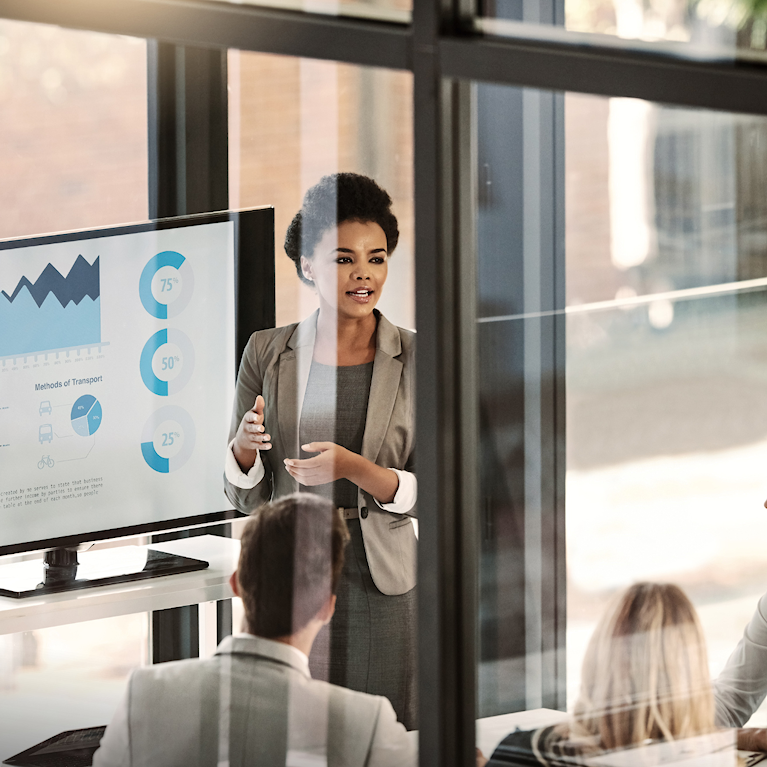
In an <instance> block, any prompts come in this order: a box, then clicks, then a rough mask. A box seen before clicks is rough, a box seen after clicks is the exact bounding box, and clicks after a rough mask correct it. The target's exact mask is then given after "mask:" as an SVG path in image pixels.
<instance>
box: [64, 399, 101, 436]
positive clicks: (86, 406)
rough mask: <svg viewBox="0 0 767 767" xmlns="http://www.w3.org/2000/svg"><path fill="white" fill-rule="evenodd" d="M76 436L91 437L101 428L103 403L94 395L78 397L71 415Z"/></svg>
mask: <svg viewBox="0 0 767 767" xmlns="http://www.w3.org/2000/svg"><path fill="white" fill-rule="evenodd" d="M69 417H70V419H71V421H72V428H73V429H74V432H75V434H79V435H80V436H81V437H90V436H92V435H93V434H95V433H96V432H97V431H98V428H99V426H101V403H100V402H99V401H98V400H97V399H96V398H95V397H94V396H93V395H92V394H84V395H83V396H82V397H78V399H77V400H76V402H75V404H74V405H72V411H71V413H70V414H69Z"/></svg>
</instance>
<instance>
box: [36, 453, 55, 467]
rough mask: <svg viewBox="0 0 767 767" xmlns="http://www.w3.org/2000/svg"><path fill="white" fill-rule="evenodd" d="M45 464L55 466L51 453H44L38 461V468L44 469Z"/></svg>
mask: <svg viewBox="0 0 767 767" xmlns="http://www.w3.org/2000/svg"><path fill="white" fill-rule="evenodd" d="M44 466H47V467H48V468H49V469H52V468H53V458H51V457H50V456H49V455H44V456H43V457H42V458H41V459H40V460H39V461H38V462H37V468H38V469H42V468H43V467H44Z"/></svg>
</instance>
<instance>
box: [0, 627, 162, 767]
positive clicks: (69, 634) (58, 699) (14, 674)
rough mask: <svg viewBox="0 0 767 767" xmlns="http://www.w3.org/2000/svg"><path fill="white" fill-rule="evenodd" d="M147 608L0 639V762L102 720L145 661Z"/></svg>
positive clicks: (112, 708) (111, 710) (115, 704)
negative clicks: (132, 675)
mask: <svg viewBox="0 0 767 767" xmlns="http://www.w3.org/2000/svg"><path fill="white" fill-rule="evenodd" d="M148 626H149V621H148V620H147V615H146V613H141V614H137V615H125V616H121V617H119V618H109V619H106V620H99V621H91V622H89V623H75V624H72V625H71V626H57V627H55V628H47V629H40V630H37V631H27V632H25V633H23V634H9V635H5V636H0V658H1V659H2V660H1V661H0V720H2V722H3V727H2V730H0V759H8V758H10V757H11V756H14V755H16V754H18V753H19V752H21V751H24V750H26V749H28V748H31V747H32V746H33V745H35V744H37V743H40V742H42V741H44V740H47V739H48V738H50V737H52V736H54V735H57V734H58V733H60V732H65V731H66V730H73V729H80V728H90V727H99V726H102V725H105V724H108V723H109V721H110V719H111V718H112V714H113V713H114V711H115V709H116V708H117V704H118V702H119V701H120V700H121V698H122V697H123V694H124V692H125V683H126V681H127V678H128V675H129V674H130V672H131V671H132V670H133V669H134V668H137V667H138V666H141V665H144V664H146V662H147V650H148V647H149V645H148Z"/></svg>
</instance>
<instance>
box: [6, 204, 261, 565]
mask: <svg viewBox="0 0 767 767" xmlns="http://www.w3.org/2000/svg"><path fill="white" fill-rule="evenodd" d="M228 221H231V222H232V223H233V224H234V315H235V355H234V357H235V359H234V362H235V369H234V371H233V374H234V376H235V379H236V376H237V371H238V369H239V364H240V358H241V357H242V353H243V351H244V349H245V345H246V344H247V342H248V339H249V338H250V335H251V334H252V333H253V332H254V331H256V330H262V329H264V328H270V327H274V324H275V273H274V208H273V207H272V206H262V207H256V208H247V209H243V210H229V211H218V212H215V213H199V214H190V215H186V216H174V217H171V218H161V219H156V220H153V221H144V222H139V223H135V224H121V225H118V226H112V227H102V228H98V229H82V230H73V231H68V232H60V233H56V234H46V235H34V236H30V237H19V238H13V239H5V240H0V251H7V250H15V249H19V248H28V247H33V246H35V245H48V244H55V243H61V242H74V241H78V240H93V239H98V238H102V237H115V236H120V235H126V234H138V233H141V232H154V231H158V230H162V229H180V228H183V227H187V226H199V225H202V224H216V223H224V222H228ZM221 464H222V468H221V471H222V482H221V495H222V498H224V497H225V496H224V486H223V456H222V461H221ZM222 506H224V507H226V506H227V504H226V503H223V502H222ZM243 516H246V515H244V514H242V513H241V512H239V511H236V510H235V509H232V508H231V506H230V507H229V508H222V509H220V510H217V511H211V512H207V513H205V514H196V515H192V516H186V517H177V518H175V519H168V520H162V521H157V522H147V523H145V524H139V525H127V526H124V527H114V528H110V529H106V530H98V531H91V532H84V533H73V534H72V535H67V536H57V537H53V538H44V539H40V540H36V541H22V542H19V543H13V544H7V545H0V557H7V556H12V555H18V554H27V553H30V552H36V551H46V550H49V549H54V548H73V547H76V546H80V545H82V544H84V543H96V542H100V541H106V540H111V539H115V538H129V537H133V536H140V535H149V534H155V533H163V532H167V531H171V530H179V529H183V528H188V527H200V526H204V525H210V524H216V523H221V522H227V521H230V520H234V519H239V518H242V517H243Z"/></svg>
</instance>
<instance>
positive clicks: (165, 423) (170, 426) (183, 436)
mask: <svg viewBox="0 0 767 767" xmlns="http://www.w3.org/2000/svg"><path fill="white" fill-rule="evenodd" d="M196 436H197V434H196V430H195V427H194V421H193V420H192V416H190V415H189V413H188V412H187V411H186V410H184V408H182V407H179V406H178V405H166V406H165V407H161V408H160V409H159V410H156V411H155V412H154V413H152V415H151V416H149V418H148V419H147V422H146V423H145V424H144V430H143V432H142V434H141V454H142V455H143V456H144V461H145V462H146V464H147V466H149V468H150V469H152V470H154V471H156V472H158V473H159V474H170V473H171V472H174V471H176V470H178V469H180V468H181V467H182V466H183V465H184V464H185V463H186V462H187V461H188V460H189V458H190V457H191V455H192V453H193V452H194V443H195V439H196Z"/></svg>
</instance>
